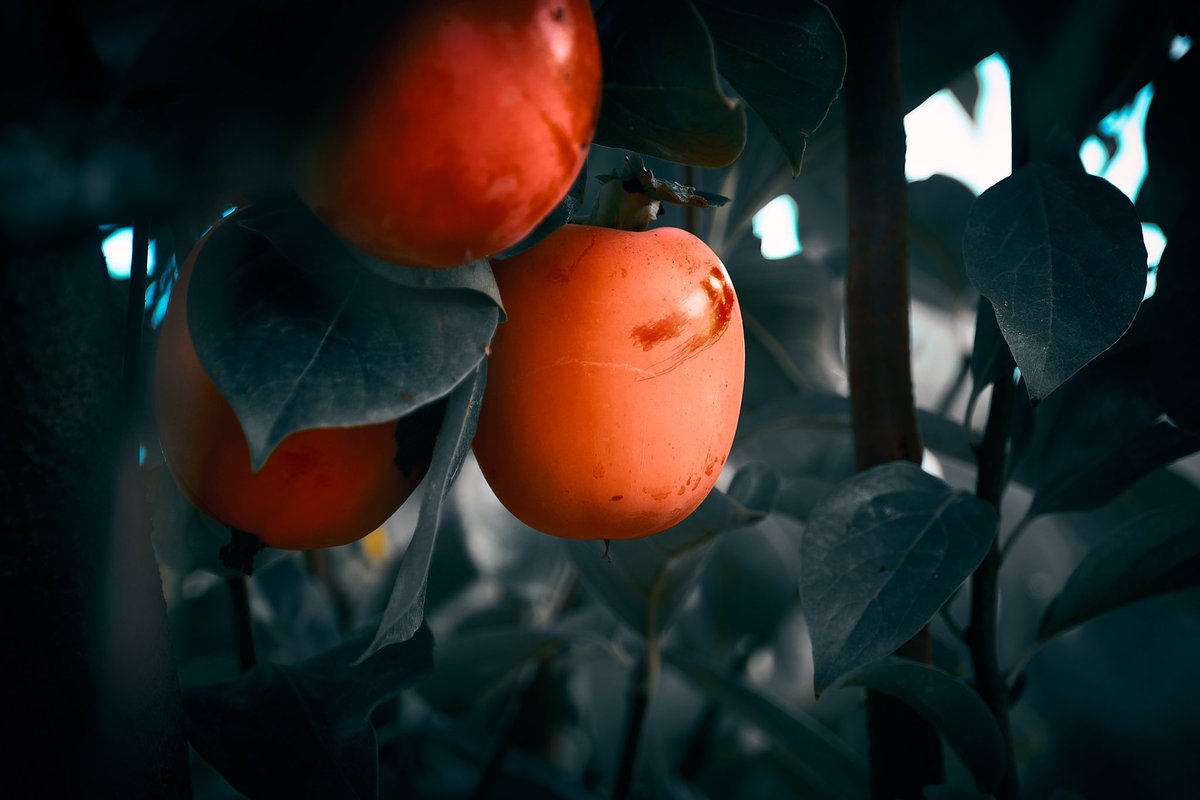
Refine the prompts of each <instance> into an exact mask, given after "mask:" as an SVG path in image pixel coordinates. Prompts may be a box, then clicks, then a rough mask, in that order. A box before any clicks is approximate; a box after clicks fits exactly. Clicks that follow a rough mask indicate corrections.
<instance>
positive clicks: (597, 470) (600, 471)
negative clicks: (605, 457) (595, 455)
mask: <svg viewBox="0 0 1200 800" xmlns="http://www.w3.org/2000/svg"><path fill="white" fill-rule="evenodd" d="M592 477H593V478H603V477H604V465H603V464H601V463H600V462H599V461H597V462H596V463H595V464H593V465H592Z"/></svg>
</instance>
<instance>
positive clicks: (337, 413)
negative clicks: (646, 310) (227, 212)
mask: <svg viewBox="0 0 1200 800" xmlns="http://www.w3.org/2000/svg"><path fill="white" fill-rule="evenodd" d="M481 270H482V272H480V271H481ZM441 272H447V273H456V272H458V271H457V270H445V271H443V270H422V271H421V273H429V274H430V275H427V276H425V277H426V279H429V280H434V281H446V280H450V281H459V279H462V278H464V276H467V277H466V278H465V279H466V280H467V281H468V283H470V284H473V285H474V284H477V283H478V282H479V281H481V280H483V281H485V282H490V281H491V274H490V271H487V265H486V264H483V265H482V267H479V266H476V267H473V268H468V270H465V271H463V272H461V273H459V274H458V275H456V276H453V277H442V278H434V277H431V276H432V274H434V273H441ZM498 318H499V312H498V309H497V307H496V305H495V303H493V302H492V301H491V300H489V299H488V297H487V296H484V294H481V293H480V292H479V291H477V290H476V289H463V288H447V289H424V290H414V289H411V288H409V287H407V286H404V285H402V284H400V283H398V282H394V281H391V280H385V279H384V278H381V277H379V276H378V275H377V274H376V273H375V272H374V271H372V270H370V269H367V268H364V267H363V266H362V265H361V264H360V263H359V260H358V258H357V257H356V256H355V255H354V254H353V253H350V252H349V251H348V250H346V249H345V247H344V246H343V245H342V244H341V242H340V240H338V239H337V237H335V236H334V235H333V234H332V233H331V232H330V231H329V229H328V228H326V227H325V226H324V225H322V224H320V223H319V222H318V221H316V218H315V217H313V216H312V214H311V212H309V211H308V210H307V209H305V208H303V206H302V204H300V203H299V201H296V200H294V198H293V200H292V201H288V202H283V203H281V204H280V205H279V206H276V207H274V208H272V209H265V210H258V209H256V210H255V211H254V215H253V216H247V217H246V218H245V219H243V218H242V216H241V215H240V214H239V215H238V216H236V217H233V218H231V219H230V220H229V221H228V222H226V223H225V224H223V225H221V226H220V227H219V228H217V229H215V230H214V231H213V233H212V234H211V235H210V237H209V239H208V241H207V242H206V243H205V245H204V247H203V249H202V250H201V251H200V257H199V258H198V259H197V262H196V264H195V267H194V271H193V273H192V282H191V288H190V290H189V292H188V321H189V324H190V326H191V333H192V338H193V340H194V342H195V346H196V353H197V355H198V356H199V358H200V361H201V363H202V364H203V365H204V368H205V370H206V371H207V372H208V374H209V375H210V376H211V378H212V380H213V382H214V383H215V384H216V385H217V388H218V389H220V390H221V393H222V394H224V395H225V397H226V398H227V399H228V400H229V404H230V405H231V406H232V407H233V409H234V411H235V412H236V413H237V415H238V419H239V421H240V422H241V424H242V429H243V430H244V431H245V434H246V440H247V442H248V443H249V445H250V453H251V458H252V461H253V464H254V466H255V467H259V466H261V465H262V464H263V463H264V462H265V461H266V459H267V457H268V456H269V455H270V453H271V450H272V449H274V447H275V446H276V445H277V444H279V442H280V441H282V440H283V439H284V438H285V437H286V436H287V435H288V434H290V433H292V432H294V431H298V430H305V429H309V428H316V427H338V426H350V425H364V424H370V423H377V422H386V421H388V420H393V419H397V418H399V417H401V416H404V415H405V414H407V413H408V412H410V411H412V410H414V409H416V408H419V407H420V406H423V405H425V404H427V403H430V402H432V401H434V400H437V399H438V398H440V397H443V396H444V395H446V394H447V393H448V392H449V391H450V390H451V389H453V388H454V387H455V386H457V385H458V384H459V383H461V382H462V380H463V378H464V377H466V376H467V375H468V374H469V373H470V372H471V371H472V369H474V367H475V366H476V365H477V364H478V363H479V362H480V360H481V359H483V357H484V350H485V348H486V347H487V345H488V343H489V342H490V341H491V338H492V334H493V333H494V332H495V328H496V324H497V321H498Z"/></svg>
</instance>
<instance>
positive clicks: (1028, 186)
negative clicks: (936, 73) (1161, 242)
mask: <svg viewBox="0 0 1200 800" xmlns="http://www.w3.org/2000/svg"><path fill="white" fill-rule="evenodd" d="M963 255H964V257H965V259H966V264H967V275H968V277H970V279H971V282H972V283H974V284H975V286H976V287H977V288H978V289H979V291H980V293H982V294H983V295H984V296H985V297H987V298H988V300H990V301H991V302H992V306H993V307H994V308H995V310H996V321H997V322H998V323H999V325H1000V330H1001V331H1002V332H1003V334H1004V338H1005V340H1006V341H1007V342H1008V345H1009V348H1010V349H1011V350H1012V354H1013V358H1015V359H1016V362H1017V366H1018V367H1020V369H1021V375H1022V376H1023V377H1024V378H1025V383H1026V385H1027V386H1028V389H1029V395H1030V397H1031V398H1033V399H1035V400H1036V399H1041V398H1043V397H1045V396H1046V395H1048V394H1049V393H1050V392H1052V391H1054V390H1055V389H1056V388H1057V387H1058V386H1059V385H1061V384H1062V383H1063V382H1064V381H1065V380H1067V378H1069V377H1071V376H1072V375H1074V374H1075V373H1076V372H1077V371H1078V370H1079V369H1080V368H1082V367H1083V366H1084V365H1086V364H1087V363H1088V362H1089V361H1091V360H1092V359H1093V358H1095V357H1096V356H1098V355H1099V354H1100V353H1101V352H1103V351H1104V350H1106V349H1107V348H1108V347H1109V346H1111V345H1112V344H1113V343H1114V342H1116V341H1117V339H1119V338H1120V336H1121V334H1122V333H1124V332H1125V329H1126V328H1128V327H1129V324H1130V323H1131V322H1133V318H1134V315H1135V314H1136V313H1137V309H1138V306H1139V305H1140V304H1141V302H1142V295H1143V293H1144V291H1145V288H1146V247H1145V245H1144V244H1143V242H1142V232H1141V225H1140V223H1139V222H1138V218H1137V214H1136V213H1135V212H1134V210H1133V205H1132V204H1131V203H1130V202H1129V200H1128V199H1127V198H1126V197H1125V195H1123V194H1121V192H1120V190H1119V189H1117V188H1116V187H1115V186H1113V185H1112V184H1111V183H1109V182H1108V181H1105V180H1104V179H1102V178H1097V177H1095V176H1093V175H1087V174H1085V173H1084V172H1082V171H1073V170H1069V169H1064V168H1061V167H1057V166H1051V165H1049V164H1043V163H1032V164H1029V165H1027V166H1025V167H1023V168H1022V169H1021V170H1019V171H1018V172H1016V173H1015V174H1013V175H1012V176H1010V177H1008V178H1005V179H1004V180H1002V181H1000V183H998V184H996V185H995V186H993V187H992V188H990V189H988V190H987V191H986V192H984V193H983V194H982V195H980V197H979V199H978V200H977V201H976V202H975V206H974V207H973V208H972V209H971V214H970V216H969V218H968V220H967V230H966V234H965V236H964V238H963Z"/></svg>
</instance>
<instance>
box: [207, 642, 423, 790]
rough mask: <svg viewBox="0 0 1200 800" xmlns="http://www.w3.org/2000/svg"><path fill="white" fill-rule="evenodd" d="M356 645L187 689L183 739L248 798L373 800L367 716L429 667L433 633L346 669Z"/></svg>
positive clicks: (372, 755)
mask: <svg viewBox="0 0 1200 800" xmlns="http://www.w3.org/2000/svg"><path fill="white" fill-rule="evenodd" d="M364 644H365V642H364V641H363V640H362V639H361V638H360V639H354V640H351V641H349V642H347V643H345V644H343V645H341V646H339V647H337V648H335V649H333V650H330V651H329V652H327V653H324V654H322V655H320V656H317V657H316V658H313V659H310V660H308V661H305V662H302V663H300V664H296V665H293V666H278V665H274V664H260V665H258V666H256V667H254V668H253V669H251V670H250V671H249V672H247V673H245V674H244V675H242V676H240V677H238V678H237V679H235V680H232V681H227V682H225V683H219V684H212V685H207V686H193V687H188V688H186V689H185V690H184V707H185V709H186V712H187V732H188V740H189V741H190V742H191V743H192V746H193V747H195V748H196V750H197V751H198V752H199V753H200V755H202V756H203V757H204V759H205V760H206V761H208V762H209V763H210V764H212V765H213V766H214V767H216V768H217V769H218V770H219V771H220V772H221V774H222V776H224V777H225V779H226V780H228V781H229V782H230V784H232V785H233V786H234V787H235V788H236V789H237V790H238V791H240V792H242V793H244V794H245V795H247V796H249V797H352V798H373V797H375V796H376V783H377V774H378V768H377V756H376V743H375V732H374V730H373V729H372V727H371V724H370V722H369V720H368V716H369V714H370V712H371V709H372V708H374V707H375V705H376V704H378V703H379V702H380V701H381V700H383V699H384V698H385V697H387V696H389V695H391V694H393V693H395V692H397V691H399V690H400V689H403V688H404V687H406V686H408V685H410V684H412V683H413V682H414V681H416V680H418V679H419V678H421V677H423V676H424V675H426V674H428V673H429V672H430V670H432V669H433V636H432V635H431V634H430V633H429V629H428V628H425V627H422V628H420V629H419V630H418V631H417V632H416V634H415V635H414V636H413V637H412V638H411V639H409V640H408V641H407V642H404V643H402V644H394V645H391V646H389V647H387V648H384V649H382V650H380V651H379V652H377V653H375V654H374V656H372V657H371V658H370V659H368V660H366V661H365V662H363V663H361V664H359V665H357V666H351V665H350V662H351V661H352V660H353V659H354V657H355V655H357V654H358V653H359V652H360V651H361V650H362V648H363V645H364Z"/></svg>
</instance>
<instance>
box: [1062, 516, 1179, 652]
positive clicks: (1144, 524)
mask: <svg viewBox="0 0 1200 800" xmlns="http://www.w3.org/2000/svg"><path fill="white" fill-rule="evenodd" d="M1194 586H1200V507H1197V506H1195V505H1174V506H1168V507H1165V508H1156V509H1153V510H1151V511H1148V512H1146V513H1145V514H1142V515H1140V516H1138V517H1135V518H1134V519H1131V520H1129V521H1128V522H1126V523H1125V524H1124V525H1121V526H1120V527H1119V528H1117V529H1116V530H1115V531H1113V533H1112V534H1111V535H1110V536H1108V537H1107V538H1106V539H1104V540H1103V541H1101V542H1100V543H1099V544H1098V545H1096V546H1095V547H1093V548H1092V549H1091V550H1090V551H1089V552H1088V554H1087V555H1086V556H1084V558H1083V561H1081V562H1080V563H1079V566H1077V567H1076V568H1075V571H1074V572H1073V573H1071V577H1070V578H1068V579H1067V583H1066V585H1065V586H1064V587H1063V590H1062V592H1060V593H1059V595H1058V597H1057V598H1055V600H1054V602H1053V603H1051V604H1050V607H1049V608H1047V609H1046V614H1045V616H1043V617H1042V625H1041V629H1040V630H1039V631H1038V639H1039V640H1040V641H1045V640H1047V639H1049V638H1051V637H1052V636H1055V635H1057V634H1059V633H1062V632H1063V631H1065V630H1068V629H1070V628H1073V627H1075V626H1076V625H1079V624H1081V623H1084V622H1087V621H1088V620H1089V619H1092V618H1093V617H1098V616H1100V615H1101V614H1104V613H1107V612H1109V611H1112V610H1114V609H1118V608H1121V607H1122V606H1127V605H1129V604H1130V603H1136V602H1137V601H1138V600H1144V599H1146V598H1148V597H1154V596H1156V595H1160V594H1166V593H1168V592H1175V591H1179V590H1180V589H1188V588H1191V587H1194Z"/></svg>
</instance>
